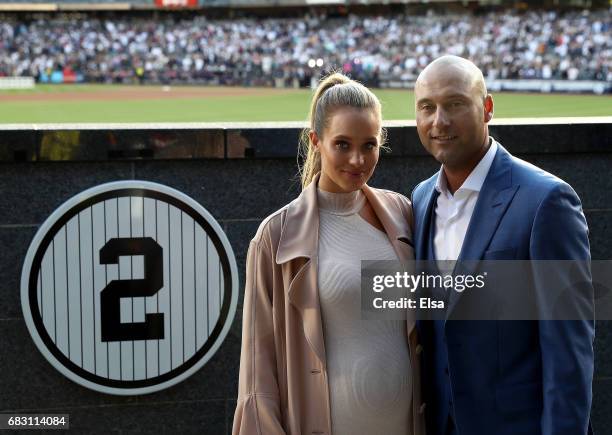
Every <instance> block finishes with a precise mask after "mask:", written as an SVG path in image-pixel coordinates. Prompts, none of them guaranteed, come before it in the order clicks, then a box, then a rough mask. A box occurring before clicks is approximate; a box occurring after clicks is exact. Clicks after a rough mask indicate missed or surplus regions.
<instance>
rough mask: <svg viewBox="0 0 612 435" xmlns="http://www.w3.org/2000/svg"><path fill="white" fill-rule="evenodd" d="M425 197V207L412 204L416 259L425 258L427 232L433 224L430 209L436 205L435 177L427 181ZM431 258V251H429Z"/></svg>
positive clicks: (428, 232)
mask: <svg viewBox="0 0 612 435" xmlns="http://www.w3.org/2000/svg"><path fill="white" fill-rule="evenodd" d="M423 196H424V197H425V198H427V204H426V206H425V207H419V206H418V204H417V205H415V206H414V213H415V223H416V224H415V227H416V228H415V233H414V249H415V255H416V259H417V260H427V251H428V249H427V243H428V240H429V234H430V232H431V231H430V229H431V225H434V222H432V219H431V217H432V216H433V213H432V210H433V209H434V207H435V206H436V201H437V199H438V191H437V190H436V189H435V178H434V181H433V182H429V186H427V190H426V192H425V194H424V195H423ZM430 255H432V259H433V253H431V254H430Z"/></svg>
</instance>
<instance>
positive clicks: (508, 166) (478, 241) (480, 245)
mask: <svg viewBox="0 0 612 435" xmlns="http://www.w3.org/2000/svg"><path fill="white" fill-rule="evenodd" d="M518 187H519V186H518V185H512V160H511V156H510V154H509V153H508V152H507V151H506V150H505V149H504V148H503V147H502V146H501V145H500V144H499V143H498V150H497V154H496V155H495V159H494V160H493V164H492V165H491V169H490V170H489V174H488V175H487V178H486V179H485V182H484V184H483V186H482V189H481V191H480V194H479V195H478V201H476V206H475V207H474V212H473V214H472V218H471V219H470V223H469V225H468V229H467V233H466V235H465V239H464V241H463V246H462V248H461V252H460V254H459V261H460V262H461V261H464V260H465V261H471V260H474V264H476V262H477V261H478V260H481V259H482V258H483V255H484V253H485V251H486V249H487V247H488V246H489V243H490V242H491V239H492V238H493V235H494V234H495V231H496V230H497V227H498V226H499V223H500V221H501V218H502V216H503V215H504V214H505V213H506V210H507V209H508V205H509V204H510V202H511V201H512V198H513V197H514V194H515V193H516V191H517V190H518ZM460 264H463V263H460ZM469 264H471V263H469ZM457 272H458V271H457V270H455V273H457ZM471 272H473V270H465V268H464V270H462V271H461V273H471ZM461 294H462V293H461V292H456V291H452V292H451V294H450V296H449V301H448V309H447V311H446V318H447V319H448V317H449V316H450V314H451V312H452V310H453V309H454V307H455V306H456V305H457V302H458V301H459V299H460V297H461Z"/></svg>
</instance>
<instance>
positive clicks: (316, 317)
mask: <svg viewBox="0 0 612 435" xmlns="http://www.w3.org/2000/svg"><path fill="white" fill-rule="evenodd" d="M318 181H319V176H318V175H316V176H315V178H314V179H313V180H312V182H311V183H310V184H309V185H308V187H306V189H304V190H303V191H302V193H301V194H300V196H298V197H297V198H296V199H295V200H294V201H292V202H291V203H290V204H289V206H288V208H287V214H286V216H285V219H284V221H283V225H282V230H281V236H280V239H279V243H278V250H277V252H276V263H277V264H284V263H288V262H294V264H295V266H296V267H297V269H296V270H290V271H289V273H290V274H291V276H293V279H292V280H291V283H290V284H289V286H288V287H287V300H288V301H289V303H290V304H291V305H292V306H293V307H295V309H296V310H297V311H298V312H299V313H300V316H301V318H302V322H303V328H304V335H305V336H306V339H307V341H308V343H309V344H310V346H311V349H312V351H313V352H314V353H315V355H317V357H318V358H319V360H320V361H321V364H322V365H323V366H325V363H326V358H325V343H324V340H323V326H322V321H321V307H320V303H319V287H318V284H317V264H318V262H317V254H318V248H319V207H318V205H317V184H318Z"/></svg>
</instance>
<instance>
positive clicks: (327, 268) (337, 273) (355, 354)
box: [318, 190, 412, 435]
mask: <svg viewBox="0 0 612 435" xmlns="http://www.w3.org/2000/svg"><path fill="white" fill-rule="evenodd" d="M318 201H319V210H320V211H319V218H320V227H319V268H318V286H319V299H320V303H321V315H322V321H323V334H324V338H325V352H326V355H327V373H328V382H329V394H330V406H331V420H332V433H333V435H344V434H346V435H360V434H363V435H373V434H385V435H395V434H397V435H400V434H401V435H410V434H412V427H411V426H412V418H411V408H412V377H411V367H410V359H409V352H408V344H407V340H406V322H405V321H402V320H362V319H361V286H360V284H361V260H397V255H396V254H395V251H394V250H393V247H392V246H391V243H390V242H389V239H388V237H387V235H386V234H385V233H383V232H382V231H380V230H378V229H377V228H375V227H373V226H372V225H371V224H370V223H368V222H366V221H365V220H364V219H363V218H362V217H361V216H360V215H359V211H360V210H361V209H362V208H363V206H364V205H365V201H366V199H365V196H364V195H363V192H361V191H360V190H359V191H356V192H351V193H340V194H339V193H330V192H325V191H322V190H319V191H318Z"/></svg>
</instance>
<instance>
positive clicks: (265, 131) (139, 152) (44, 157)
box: [0, 117, 612, 162]
mask: <svg viewBox="0 0 612 435" xmlns="http://www.w3.org/2000/svg"><path fill="white" fill-rule="evenodd" d="M305 126H306V123H305V122H302V121H298V122H273V123H272V122H268V123H161V124H160V123H155V124H153V123H148V124H147V123H143V124H5V125H0V161H4V162H19V161H30V162H34V161H112V160H160V159H162V160H182V159H245V158H247V159H249V158H268V159H269V158H291V159H293V158H295V156H296V154H297V144H298V141H299V137H300V133H301V132H302V130H303V128H304V127H305ZM384 126H385V128H386V129H387V132H388V142H387V145H388V146H389V147H390V148H391V150H392V151H391V152H390V153H385V154H384V155H385V157H387V158H388V157H398V156H425V155H427V153H426V152H425V150H424V149H423V147H422V146H421V142H420V140H419V138H418V134H417V131H416V125H415V122H414V121H386V122H385V123H384ZM490 132H491V134H492V135H493V136H494V137H495V138H496V139H497V140H499V141H500V142H501V143H502V144H503V145H504V146H505V147H506V148H508V149H509V150H510V151H512V152H514V153H515V154H565V153H585V152H588V153H610V152H612V117H588V118H538V119H527V118H518V119H499V120H495V121H494V122H492V123H491V127H490Z"/></svg>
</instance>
